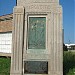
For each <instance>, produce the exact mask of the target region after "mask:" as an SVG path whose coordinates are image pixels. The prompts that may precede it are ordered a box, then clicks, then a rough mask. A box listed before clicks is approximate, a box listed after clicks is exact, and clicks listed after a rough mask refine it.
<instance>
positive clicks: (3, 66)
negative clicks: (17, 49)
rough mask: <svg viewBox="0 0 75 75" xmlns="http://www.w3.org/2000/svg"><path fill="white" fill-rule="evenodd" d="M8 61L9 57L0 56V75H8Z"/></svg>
mask: <svg viewBox="0 0 75 75" xmlns="http://www.w3.org/2000/svg"><path fill="white" fill-rule="evenodd" d="M10 61H11V59H10V58H5V57H0V75H9V73H10Z"/></svg>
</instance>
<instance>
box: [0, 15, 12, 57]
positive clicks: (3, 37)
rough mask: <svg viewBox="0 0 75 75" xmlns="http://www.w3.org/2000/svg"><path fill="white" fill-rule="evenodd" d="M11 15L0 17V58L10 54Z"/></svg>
mask: <svg viewBox="0 0 75 75" xmlns="http://www.w3.org/2000/svg"><path fill="white" fill-rule="evenodd" d="M12 16H13V14H9V15H3V16H0V56H9V55H10V54H11V44H12V19H13V17H12Z"/></svg>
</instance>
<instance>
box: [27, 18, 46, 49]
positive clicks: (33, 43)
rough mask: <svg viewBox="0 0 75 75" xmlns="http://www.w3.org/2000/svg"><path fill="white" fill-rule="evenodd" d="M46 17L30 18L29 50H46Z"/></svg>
mask: <svg viewBox="0 0 75 75" xmlns="http://www.w3.org/2000/svg"><path fill="white" fill-rule="evenodd" d="M45 43H46V17H29V25H28V49H45V48H46V44H45Z"/></svg>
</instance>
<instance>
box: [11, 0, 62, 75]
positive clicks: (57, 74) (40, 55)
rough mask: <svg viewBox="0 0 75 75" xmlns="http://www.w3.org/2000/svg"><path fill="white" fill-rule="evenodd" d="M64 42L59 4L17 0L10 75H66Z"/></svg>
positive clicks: (14, 12) (48, 1) (39, 0)
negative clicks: (64, 74)
mask: <svg viewBox="0 0 75 75" xmlns="http://www.w3.org/2000/svg"><path fill="white" fill-rule="evenodd" d="M62 40H63V38H62V7H61V5H59V0H17V6H15V7H14V10H13V41H12V57H11V72H10V75H43V74H44V75H63V43H62Z"/></svg>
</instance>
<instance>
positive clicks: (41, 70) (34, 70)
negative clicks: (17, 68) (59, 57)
mask: <svg viewBox="0 0 75 75" xmlns="http://www.w3.org/2000/svg"><path fill="white" fill-rule="evenodd" d="M24 73H25V74H48V62H47V61H25V62H24Z"/></svg>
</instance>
